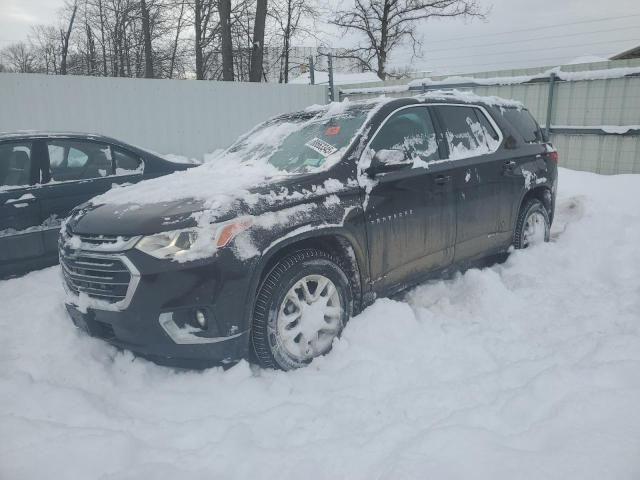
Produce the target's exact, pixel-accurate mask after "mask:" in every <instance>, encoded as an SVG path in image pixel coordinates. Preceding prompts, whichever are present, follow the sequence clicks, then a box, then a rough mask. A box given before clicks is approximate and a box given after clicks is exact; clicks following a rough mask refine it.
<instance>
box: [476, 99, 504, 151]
mask: <svg viewBox="0 0 640 480" xmlns="http://www.w3.org/2000/svg"><path fill="white" fill-rule="evenodd" d="M476 115H477V117H478V123H479V124H480V126H481V127H482V135H483V136H484V138H485V140H486V143H487V145H488V146H489V149H491V150H495V149H496V148H498V142H499V141H500V136H499V135H498V132H496V129H495V128H493V125H491V123H490V122H489V119H488V118H487V116H486V115H485V114H484V112H482V110H478V109H476Z"/></svg>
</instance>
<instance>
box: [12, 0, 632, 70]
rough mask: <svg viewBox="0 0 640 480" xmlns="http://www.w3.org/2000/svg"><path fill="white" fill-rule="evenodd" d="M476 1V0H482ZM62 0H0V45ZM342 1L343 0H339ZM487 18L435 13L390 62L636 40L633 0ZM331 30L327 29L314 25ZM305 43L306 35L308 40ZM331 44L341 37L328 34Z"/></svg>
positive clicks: (509, 10)
mask: <svg viewBox="0 0 640 480" xmlns="http://www.w3.org/2000/svg"><path fill="white" fill-rule="evenodd" d="M480 1H482V0H480ZM62 3H63V1H62V0H0V47H2V46H4V45H7V44H8V43H10V42H14V41H18V40H22V39H24V38H25V36H26V35H27V33H28V31H29V27H30V26H31V25H33V24H37V23H52V22H54V20H55V18H56V11H57V10H58V9H59V8H60V7H61V5H62ZM344 3H346V0H345V1H342V2H341V4H344ZM483 3H484V4H485V5H487V6H491V12H490V14H489V16H488V17H487V20H486V21H479V20H474V21H471V22H465V21H463V20H441V21H429V22H425V23H423V24H422V25H421V26H420V32H421V35H422V37H423V53H424V54H423V57H422V58H418V59H413V60H412V59H411V51H410V49H409V48H404V49H401V50H399V51H397V52H395V53H394V54H393V55H392V59H391V60H392V63H393V64H394V65H395V66H400V67H402V66H405V65H411V67H412V68H413V69H414V70H432V71H437V72H444V71H446V72H449V73H457V72H471V71H486V70H498V69H506V68H511V67H525V66H538V65H556V64H562V63H564V62H567V61H569V60H571V59H573V58H575V57H581V56H585V55H595V56H600V57H608V56H610V55H611V54H613V53H617V52H620V51H622V50H626V49H628V48H631V47H633V46H636V45H640V1H638V0H607V1H603V0H535V1H533V0H491V1H487V2H483ZM318 27H319V28H321V29H322V30H323V31H325V32H326V35H325V37H326V38H331V37H332V29H331V28H328V27H323V26H322V25H318ZM305 43H308V41H306V42H305ZM333 43H334V45H336V46H344V45H345V39H344V38H343V39H337V38H335V37H334V42H333Z"/></svg>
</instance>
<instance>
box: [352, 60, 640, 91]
mask: <svg viewBox="0 0 640 480" xmlns="http://www.w3.org/2000/svg"><path fill="white" fill-rule="evenodd" d="M552 73H553V74H555V75H556V77H557V78H559V79H560V80H567V81H577V80H606V79H611V78H622V77H624V76H626V75H638V74H640V67H619V68H606V69H601V70H583V71H580V72H565V71H563V70H562V69H561V68H560V67H554V68H550V69H549V70H545V71H544V72H541V73H536V74H533V75H515V76H504V77H489V78H482V77H465V76H458V75H454V76H451V77H446V78H443V79H442V80H432V79H431V78H419V79H416V80H412V81H410V82H409V83H407V84H406V85H391V86H380V87H367V88H347V89H344V90H342V93H345V94H349V93H353V94H355V93H396V92H404V91H407V90H409V89H410V88H411V87H413V88H416V87H421V86H423V85H424V86H427V87H432V86H450V85H463V84H475V85H517V84H520V83H527V82H530V81H532V80H535V79H540V78H548V77H549V76H550V75H551V74H552Z"/></svg>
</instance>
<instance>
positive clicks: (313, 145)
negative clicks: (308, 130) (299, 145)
mask: <svg viewBox="0 0 640 480" xmlns="http://www.w3.org/2000/svg"><path fill="white" fill-rule="evenodd" d="M305 145H306V146H307V147H309V148H310V149H311V150H315V151H316V152H318V153H319V154H320V155H323V156H325V157H328V156H329V155H331V154H332V153H334V152H336V151H337V150H338V149H337V148H336V147H334V146H333V145H331V144H330V143H327V142H325V141H324V140H322V139H320V138H318V137H314V138H312V139H311V140H309V141H308V142H307V143H305Z"/></svg>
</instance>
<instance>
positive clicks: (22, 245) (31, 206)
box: [0, 140, 44, 276]
mask: <svg viewBox="0 0 640 480" xmlns="http://www.w3.org/2000/svg"><path fill="white" fill-rule="evenodd" d="M32 145H33V142H32V141H31V140H25V141H12V142H4V143H0V275H1V276H5V275H10V274H12V273H18V272H19V271H20V270H21V265H23V264H24V263H25V262H28V261H31V260H34V259H36V258H37V257H40V256H41V255H42V254H43V253H44V246H43V239H42V230H41V225H40V210H39V204H38V196H39V187H38V186H36V185H32V184H34V183H36V182H37V179H39V170H38V168H37V165H36V162H35V161H33V162H32V160H33V155H32V153H33V148H32ZM32 163H33V165H32Z"/></svg>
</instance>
